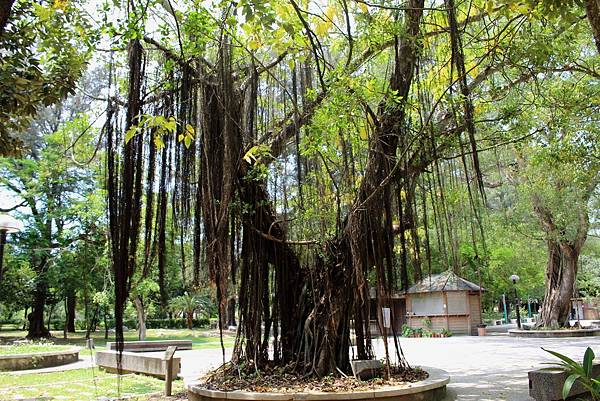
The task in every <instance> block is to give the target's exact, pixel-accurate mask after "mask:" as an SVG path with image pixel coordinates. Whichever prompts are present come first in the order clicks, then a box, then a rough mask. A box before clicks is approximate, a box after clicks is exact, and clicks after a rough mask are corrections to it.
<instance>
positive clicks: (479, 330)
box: [477, 323, 487, 337]
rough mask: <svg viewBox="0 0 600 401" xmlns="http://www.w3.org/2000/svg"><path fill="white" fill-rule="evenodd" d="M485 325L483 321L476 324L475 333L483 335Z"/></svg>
mask: <svg viewBox="0 0 600 401" xmlns="http://www.w3.org/2000/svg"><path fill="white" fill-rule="evenodd" d="M486 327H487V324H485V323H481V324H478V325H477V335H479V336H480V337H481V336H485V328H486Z"/></svg>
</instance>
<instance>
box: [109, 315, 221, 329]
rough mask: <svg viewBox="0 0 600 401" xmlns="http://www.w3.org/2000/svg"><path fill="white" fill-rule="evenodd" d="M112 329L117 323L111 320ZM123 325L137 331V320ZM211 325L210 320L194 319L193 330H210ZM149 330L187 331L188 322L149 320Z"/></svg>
mask: <svg viewBox="0 0 600 401" xmlns="http://www.w3.org/2000/svg"><path fill="white" fill-rule="evenodd" d="M107 323H108V326H109V328H110V329H112V328H114V327H115V321H114V320H113V319H110V320H108V321H107ZM123 325H124V326H127V328H129V329H136V328H137V325H138V322H137V320H135V319H127V320H124V321H123ZM209 325H210V321H209V319H206V318H202V319H194V324H193V328H195V329H200V328H208V327H209ZM146 328H147V329H185V328H187V325H186V321H185V319H183V318H180V319H147V320H146Z"/></svg>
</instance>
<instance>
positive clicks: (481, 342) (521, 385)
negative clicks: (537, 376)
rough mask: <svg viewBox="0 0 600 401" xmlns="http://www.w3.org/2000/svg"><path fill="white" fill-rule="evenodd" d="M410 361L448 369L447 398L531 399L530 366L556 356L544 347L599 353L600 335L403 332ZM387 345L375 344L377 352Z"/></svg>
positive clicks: (484, 400)
mask: <svg viewBox="0 0 600 401" xmlns="http://www.w3.org/2000/svg"><path fill="white" fill-rule="evenodd" d="M400 341H401V346H402V348H403V349H404V353H405V355H406V358H407V359H408V361H409V363H411V364H412V365H424V366H434V367H437V368H441V369H444V370H446V371H447V372H448V373H450V377H451V381H450V384H449V386H448V397H447V398H446V399H447V400H479V401H502V400H505V401H529V400H533V399H532V398H530V397H529V396H528V394H529V389H528V379H527V372H528V371H530V370H533V369H538V368H541V367H544V366H542V363H543V362H552V361H556V360H557V359H556V358H554V357H553V356H552V355H550V354H548V353H547V352H545V351H543V350H542V349H541V347H544V348H547V349H551V350H556V351H559V352H561V353H563V354H566V355H569V356H570V357H572V358H575V360H579V361H581V359H582V358H583V354H584V352H585V349H586V348H587V347H588V346H591V347H592V349H594V352H595V353H596V355H598V356H600V337H587V338H572V339H532V338H527V339H525V338H513V337H508V336H506V335H504V336H487V337H468V336H460V337H450V338H402V339H401V340H400ZM382 351H383V346H382V343H381V342H379V343H378V344H377V345H376V352H377V356H378V357H380V356H381V355H383V352H382Z"/></svg>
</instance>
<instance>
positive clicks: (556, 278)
mask: <svg viewBox="0 0 600 401" xmlns="http://www.w3.org/2000/svg"><path fill="white" fill-rule="evenodd" d="M578 259H579V249H576V248H575V247H573V246H572V245H570V244H567V243H565V242H563V241H560V242H558V241H548V264H547V267H546V294H545V296H544V302H543V303H542V309H541V312H540V316H541V319H540V324H541V325H542V326H544V327H549V328H552V329H557V328H560V327H564V326H567V325H568V319H569V311H570V310H571V298H572V296H573V289H574V285H575V279H576V277H577V261H578Z"/></svg>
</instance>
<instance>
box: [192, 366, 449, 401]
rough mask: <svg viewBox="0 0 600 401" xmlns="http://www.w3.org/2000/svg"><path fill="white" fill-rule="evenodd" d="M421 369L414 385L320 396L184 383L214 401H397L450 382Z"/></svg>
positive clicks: (319, 393)
mask: <svg viewBox="0 0 600 401" xmlns="http://www.w3.org/2000/svg"><path fill="white" fill-rule="evenodd" d="M420 368H421V369H423V370H424V371H426V372H427V373H428V374H429V377H427V379H425V380H421V381H418V382H415V383H407V384H406V385H402V386H386V387H381V388H378V389H368V390H365V391H354V392H352V391H343V392H323V391H314V392H313V391H310V392H309V391H299V392H289V393H275V392H273V393H269V392H266V393H259V392H251V391H241V390H235V391H218V390H208V389H206V388H203V387H202V382H201V381H200V380H194V381H190V382H189V383H185V387H186V388H187V391H188V392H191V393H194V394H198V395H200V396H202V397H206V398H214V399H220V400H223V399H236V400H308V399H310V400H321V401H326V400H351V399H371V398H386V397H398V396H402V395H410V394H417V393H423V392H426V391H430V390H435V389H438V388H441V387H445V386H446V385H447V384H448V383H449V382H450V375H449V374H448V372H446V371H445V370H442V369H438V368H432V367H428V366H420Z"/></svg>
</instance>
